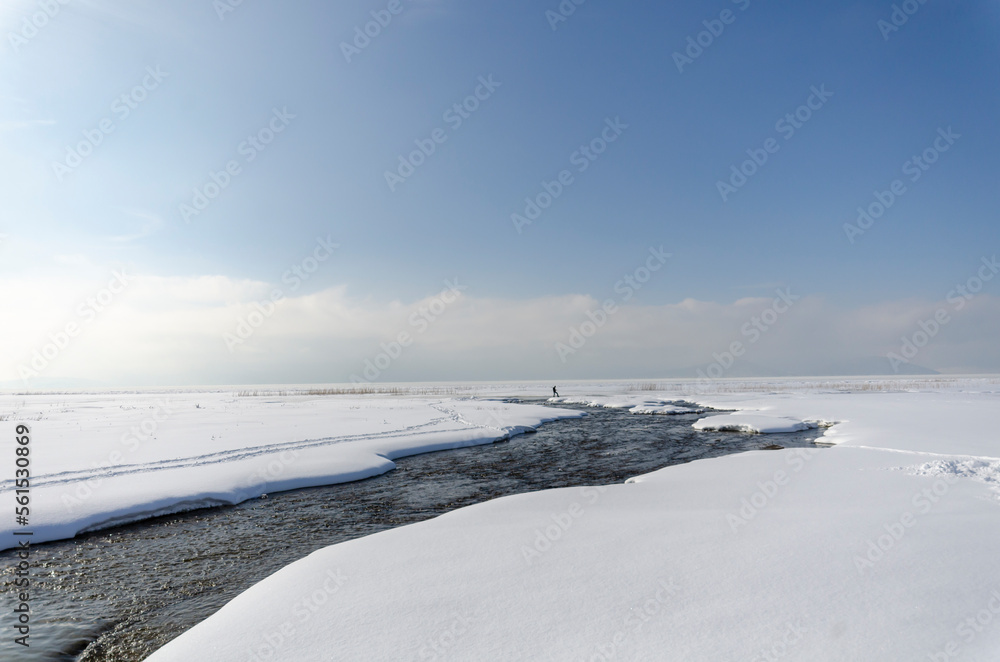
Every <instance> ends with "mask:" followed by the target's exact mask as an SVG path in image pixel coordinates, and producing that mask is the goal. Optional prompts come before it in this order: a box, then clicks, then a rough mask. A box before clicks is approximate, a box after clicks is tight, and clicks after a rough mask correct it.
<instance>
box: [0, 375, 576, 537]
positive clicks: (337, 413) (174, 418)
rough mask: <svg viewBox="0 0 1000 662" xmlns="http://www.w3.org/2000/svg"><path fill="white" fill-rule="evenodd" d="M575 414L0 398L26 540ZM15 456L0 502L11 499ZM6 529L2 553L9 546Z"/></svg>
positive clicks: (408, 405)
mask: <svg viewBox="0 0 1000 662" xmlns="http://www.w3.org/2000/svg"><path fill="white" fill-rule="evenodd" d="M577 415H579V414H577V413H575V412H572V411H567V410H558V409H553V408H548V407H542V406H538V405H515V404H508V403H503V402H497V401H475V400H469V399H456V398H427V397H402V396H384V395H383V396H375V395H363V396H357V395H336V396H329V395H317V396H309V395H301V394H299V395H296V394H279V395H259V396H242V397H241V396H238V395H235V394H234V393H232V392H200V393H184V392H164V393H131V394H84V393H75V394H40V395H16V396H15V395H4V396H0V421H2V422H0V434H2V435H3V440H2V448H5V449H7V451H9V452H5V453H4V456H5V457H6V456H9V457H11V458H13V457H14V452H13V445H14V437H15V435H14V429H15V426H16V425H17V424H18V423H25V424H27V425H28V426H29V427H30V429H31V446H30V452H31V455H30V458H31V476H32V478H31V508H30V513H31V515H30V520H29V521H30V529H31V531H32V532H33V533H34V535H33V537H32V542H34V543H40V542H45V541H50V540H57V539H62V538H71V537H73V536H74V535H76V534H77V533H79V532H81V531H87V530H92V529H94V528H101V527H105V526H112V525H115V524H122V523H125V522H130V521H135V520H138V519H144V518H148V517H152V516H155V515H158V514H166V513H171V512H178V511H181V510H190V509H192V508H197V507H203V506H211V505H219V504H227V503H238V502H240V501H243V500H245V499H249V498H253V497H255V496H259V495H260V494H263V493H265V492H276V491H280V490H288V489H295V488H299V487H308V486H314V485H328V484H332V483H338V482H345V481H350V480H358V479H361V478H366V477H369V476H373V475H376V474H380V473H383V472H385V471H389V470H390V469H392V468H393V467H394V466H395V465H394V463H393V462H392V460H394V459H397V458H400V457H404V456H406V455H413V454H416V453H424V452H429V451H434V450H443V449H448V448H459V447H463V446H472V445H477V444H487V443H490V442H493V441H496V440H498V439H502V438H505V437H509V436H511V435H514V434H519V433H521V432H525V431H527V430H532V429H534V428H535V427H536V426H538V425H539V424H541V423H543V422H545V421H549V420H553V419H555V418H566V417H573V416H577ZM13 464H14V463H13V459H12V460H11V463H10V467H11V468H10V470H9V471H6V472H4V474H3V478H4V480H3V481H2V482H0V501H2V502H4V503H7V502H9V503H11V504H13V502H14V495H13V493H12V492H13V490H14V488H15V484H14V480H13V478H14V476H13ZM13 531H14V529H13V522H12V521H11V519H10V518H8V519H7V520H5V522H4V523H3V525H2V528H0V549H7V548H10V547H13V546H15V545H16V544H17V543H16V542H15V539H14V536H13Z"/></svg>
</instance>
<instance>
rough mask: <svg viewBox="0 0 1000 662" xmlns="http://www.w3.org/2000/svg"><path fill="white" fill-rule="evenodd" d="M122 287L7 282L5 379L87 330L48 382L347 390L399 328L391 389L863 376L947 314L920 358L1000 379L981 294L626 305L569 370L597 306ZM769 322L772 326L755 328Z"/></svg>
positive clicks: (237, 286)
mask: <svg viewBox="0 0 1000 662" xmlns="http://www.w3.org/2000/svg"><path fill="white" fill-rule="evenodd" d="M126 276H127V278H128V279H129V281H130V282H129V285H128V287H127V288H125V289H124V291H122V292H121V293H120V294H116V295H114V297H113V301H111V302H110V303H109V304H108V305H103V306H102V305H101V299H100V296H101V292H102V291H103V290H105V289H106V288H107V284H106V282H105V281H106V280H107V281H110V280H111V278H110V276H109V277H108V278H106V279H105V278H102V279H98V280H96V281H88V282H86V283H81V282H77V281H67V280H62V279H56V278H53V279H49V280H23V279H22V280H0V306H2V307H3V309H4V311H5V316H6V317H7V319H16V320H18V324H5V325H3V327H2V328H0V346H2V347H4V348H6V351H5V353H4V354H3V356H2V360H0V381H11V380H17V379H18V367H19V366H22V365H25V364H26V362H30V359H31V357H32V352H33V351H34V350H39V351H41V350H42V349H43V348H44V346H45V345H46V344H48V343H51V342H53V341H52V340H51V338H52V336H50V334H55V337H57V338H58V337H59V333H60V331H61V330H62V329H65V328H66V325H67V324H69V323H76V324H77V325H78V326H79V328H80V332H79V334H78V335H77V336H76V337H75V338H73V339H72V341H71V342H70V343H69V346H68V347H66V348H65V349H62V350H60V351H59V352H58V355H57V356H55V357H54V358H53V359H52V360H51V361H48V362H47V365H46V366H45V369H44V370H42V371H40V373H39V374H40V377H44V378H45V379H91V380H96V381H99V382H105V383H108V384H122V385H125V384H148V385H153V384H178V383H192V384H193V383H237V382H258V383H259V382H312V381H327V382H335V381H345V380H347V379H348V378H349V376H350V375H351V374H352V373H353V374H361V371H362V370H363V368H364V366H365V360H366V359H369V360H373V359H374V357H375V356H376V355H377V354H379V353H380V352H382V351H383V349H382V348H381V344H382V343H391V342H393V341H394V340H395V339H396V338H397V337H398V335H399V334H400V333H401V332H406V333H408V334H409V335H410V336H411V337H412V338H413V343H412V344H411V345H410V346H408V347H406V348H404V350H403V351H402V353H401V355H400V356H399V357H398V358H397V359H395V360H394V361H393V362H392V364H391V365H390V366H389V367H388V368H387V369H385V370H384V371H382V373H381V374H380V375H379V378H380V379H382V380H384V381H393V380H433V379H505V378H511V379H514V378H525V379H527V378H553V379H568V378H584V377H590V378H598V377H627V376H636V377H652V376H670V375H671V374H674V375H682V374H683V375H691V374H693V372H694V370H695V369H697V368H699V367H701V368H706V367H707V366H708V365H710V364H711V363H712V362H713V361H715V358H713V355H714V356H721V355H722V354H723V353H725V352H726V351H729V348H730V346H731V345H732V343H733V342H741V343H742V344H743V348H744V349H745V353H744V354H743V356H741V357H740V358H739V359H738V360H737V361H736V364H735V365H734V366H733V367H732V368H731V369H727V374H729V375H730V376H741V375H744V374H746V373H748V372H758V373H759V372H761V371H764V372H771V373H785V374H817V373H829V372H834V371H838V369H842V370H848V371H852V370H853V371H857V369H858V368H857V366H859V365H861V366H864V365H867V364H865V363H864V361H865V360H868V359H875V358H877V357H883V359H884V356H885V354H886V353H887V352H889V351H899V346H900V344H901V338H902V337H904V336H905V337H912V334H914V332H916V331H919V329H920V327H919V322H920V321H921V320H928V319H931V318H933V316H934V314H935V311H936V310H938V309H942V308H944V309H947V310H948V312H949V313H950V321H949V322H948V323H947V324H946V325H944V326H943V327H942V328H941V330H940V331H939V333H938V334H936V337H934V338H932V339H930V342H929V343H928V344H927V345H926V347H923V348H922V349H921V350H920V351H919V353H918V355H917V356H916V357H914V358H913V363H914V364H918V365H925V366H930V367H932V368H937V369H941V370H945V371H973V370H977V371H997V370H998V369H1000V348H997V347H996V344H995V342H994V336H995V329H996V328H997V323H998V322H1000V299H997V298H995V297H991V296H989V295H986V294H982V295H979V296H978V297H976V298H975V299H973V300H971V301H969V302H968V303H967V305H966V306H965V307H964V308H963V310H961V311H954V310H952V307H953V306H952V304H950V303H948V302H931V301H896V302H887V303H885V304H882V305H878V306H868V307H863V308H856V309H850V310H843V309H839V308H837V307H836V306H833V305H831V304H829V303H828V302H826V301H825V300H823V299H822V298H819V297H803V298H802V299H800V300H798V301H796V302H795V303H794V305H793V306H792V307H791V308H790V309H789V310H788V311H787V312H784V313H781V314H780V315H775V314H773V313H772V314H771V315H770V316H769V317H770V318H772V319H770V322H771V323H770V324H766V321H767V319H768V318H765V319H764V321H760V322H759V325H758V326H754V322H753V320H755V319H758V320H760V318H761V315H762V313H763V312H764V311H767V310H770V309H771V308H772V298H744V299H740V300H738V301H736V302H733V303H716V302H707V301H697V300H694V299H686V300H684V301H681V302H679V303H676V304H669V305H659V306H639V305H623V306H621V307H620V308H619V309H618V310H617V312H615V313H614V314H612V315H610V316H609V317H608V319H607V321H606V323H604V324H603V325H602V326H601V328H599V329H598V330H597V331H596V333H594V334H593V336H592V337H591V338H589V339H588V340H587V341H586V343H585V344H584V345H583V347H581V348H580V349H579V350H578V351H576V352H575V353H574V354H572V355H569V356H567V360H566V361H565V362H562V361H561V360H560V357H559V355H558V353H557V351H556V343H559V342H562V343H568V342H569V336H570V329H571V328H577V329H579V328H581V324H582V323H584V322H585V321H586V320H587V319H588V316H587V312H588V311H595V310H597V309H598V305H599V304H598V302H597V301H596V300H594V299H592V298H590V297H587V296H581V295H566V296H560V297H548V298H539V299H528V300H502V299H486V298H478V297H475V296H474V293H473V290H472V289H471V288H470V289H469V290H467V291H466V292H465V293H463V294H462V296H461V297H459V298H458V299H457V300H456V301H455V302H454V303H451V304H448V305H443V304H442V302H440V301H437V296H436V294H437V293H432V294H431V295H429V296H428V297H426V298H425V299H423V300H421V301H415V302H409V303H402V302H398V301H397V302H376V301H371V300H360V299H356V298H352V297H351V296H350V295H349V293H348V292H347V290H346V289H345V288H343V287H335V288H330V289H327V290H324V291H321V292H317V293H313V294H308V295H302V296H293V295H292V296H287V297H286V298H284V299H282V300H281V301H279V303H277V304H276V305H275V306H274V309H273V312H272V313H271V314H270V316H267V315H265V314H261V313H259V312H255V311H258V310H259V309H258V308H256V307H255V306H254V303H253V302H255V301H262V300H265V299H266V298H267V297H268V296H269V293H271V292H272V291H273V290H274V287H275V286H274V285H272V284H268V283H263V282H259V281H250V280H236V279H231V278H227V277H224V276H203V277H197V278H182V277H169V278H165V277H154V276H134V277H133V276H130V275H128V274H127V275H126ZM106 299H107V296H106V293H105V300H106ZM93 304H96V305H93ZM98 308H99V309H100V310H99V311H98ZM81 310H82V311H83V312H82V313H81ZM264 310H265V312H268V311H270V305H266V306H264ZM421 311H424V312H421ZM252 315H253V317H251V316H252ZM775 318H776V319H775ZM248 319H249V320H250V321H252V322H256V323H257V328H256V329H255V330H254V332H253V334H252V335H251V336H250V337H249V338H247V339H246V340H245V341H244V342H242V343H239V344H236V345H234V351H232V352H230V351H229V349H228V348H227V344H226V342H225V340H224V337H225V334H231V337H237V336H238V335H239V333H238V329H239V326H238V325H239V323H240V321H241V320H248ZM761 327H764V328H765V329H766V330H765V331H763V332H761V333H759V334H757V333H753V331H752V330H753V329H758V330H760V328H761ZM246 328H249V327H246ZM587 330H588V331H589V329H587ZM754 336H758V337H757V338H756V339H754ZM859 362H860V363H859ZM871 365H875V363H871ZM883 365H887V362H885V363H884V364H883ZM838 366H839V368H838Z"/></svg>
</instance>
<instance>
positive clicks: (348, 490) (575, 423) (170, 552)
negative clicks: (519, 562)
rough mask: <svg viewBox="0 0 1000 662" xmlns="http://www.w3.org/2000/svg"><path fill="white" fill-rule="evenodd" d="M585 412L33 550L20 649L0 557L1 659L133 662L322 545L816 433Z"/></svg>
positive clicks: (9, 560) (10, 559)
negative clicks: (355, 476)
mask: <svg viewBox="0 0 1000 662" xmlns="http://www.w3.org/2000/svg"><path fill="white" fill-rule="evenodd" d="M566 408H570V409H574V408H576V409H579V408H580V407H579V406H576V407H566ZM587 412H588V415H587V416H585V417H583V418H579V419H570V420H564V421H556V422H552V423H546V424H545V425H543V426H542V427H541V428H539V430H538V432H536V433H534V434H526V435H521V436H517V437H514V438H513V439H511V440H509V441H504V442H500V443H496V444H492V445H489V446H477V447H473V448H466V449H459V450H449V451H441V452H437V453H428V454H425V455H417V456H413V457H408V458H402V459H400V460H397V465H398V466H397V468H396V469H395V470H393V471H390V472H389V473H386V474H383V475H381V476H377V477H375V478H369V479H367V480H363V481H358V482H355V483H343V484H340V485H331V486H328V487H315V488H309V489H304V490H296V491H293V492H284V493H281V494H271V495H268V496H267V498H260V499H253V500H251V501H247V502H245V503H242V504H239V505H236V506H227V507H220V508H211V509H203V510H198V511H193V512H189V513H185V514H180V515H170V516H167V517H160V518H156V519H152V520H146V521H144V522H140V523H137V524H133V525H129V526H124V527H118V528H114V529H108V530H105V531H100V532H96V533H91V534H87V535H84V536H80V537H78V538H74V539H73V540H65V541H60V542H53V543H46V544H44V545H39V546H37V547H35V548H33V560H34V562H35V563H36V564H37V565H36V566H35V568H34V575H35V581H36V583H35V586H34V588H33V591H32V608H33V619H32V629H31V647H30V648H27V649H26V648H24V647H22V646H18V645H16V644H14V643H13V638H14V636H15V635H14V634H13V632H14V630H13V627H12V621H11V612H10V609H13V605H11V606H10V607H9V608H8V607H7V606H6V605H9V604H10V600H9V596H10V589H11V588H12V587H11V579H12V566H13V565H14V563H15V556H14V553H13V552H10V551H8V552H3V553H0V568H2V572H3V575H2V578H3V581H4V585H5V586H4V588H5V594H6V595H7V596H8V598H5V600H4V605H5V607H4V609H3V612H4V613H3V616H2V617H0V622H2V623H3V624H4V627H3V630H4V632H3V638H2V640H0V660H17V661H21V660H24V661H25V662H28V661H36V660H39V661H40V660H79V661H81V662H97V661H99V660H100V661H108V662H132V661H137V660H142V659H143V658H145V657H146V656H147V655H149V654H151V653H152V652H153V651H154V650H156V649H157V648H159V647H160V646H162V645H163V644H165V643H166V642H168V641H170V640H171V639H173V638H174V637H176V636H178V635H179V634H181V633H182V632H184V631H185V630H187V629H189V628H190V627H192V626H193V625H195V624H197V623H198V622H200V621H202V620H204V619H205V618H207V617H208V616H210V615H211V614H213V613H214V612H216V611H217V610H218V609H219V608H220V607H222V606H223V605H224V604H225V603H226V602H228V601H229V600H231V599H232V598H234V597H235V596H236V595H237V594H239V593H240V592H242V591H244V590H245V589H247V588H249V587H250V586H251V585H253V584H255V583H257V582H258V581H260V580H261V579H263V578H265V577H267V576H268V575H270V574H272V573H274V572H275V571H277V570H279V569H280V568H282V567H283V566H285V565H288V564H289V563H291V562H292V561H295V560H297V559H300V558H302V557H303V556H306V555H307V554H309V553H310V552H313V551H315V550H317V549H319V548H321V547H326V546H328V545H332V544H334V543H338V542H343V541H345V540H350V539H352V538H357V537H359V536H365V535H368V534H371V533H376V532H378V531H382V530H383V529H388V528H392V527H396V526H400V525H403V524H410V523H412V522H418V521H420V520H425V519H428V518H431V517H435V516H437V515H440V514H442V513H445V512H448V511H450V510H454V509H455V508H461V507H462V506H468V505H470V504H474V503H478V502H481V501H487V500H489V499H495V498H497V497H501V496H506V495H509V494H518V493H521V492H532V491H537V490H542V489H546V488H551V487H570V486H580V485H602V484H612V483H620V482H623V481H624V480H625V479H627V478H630V477H632V476H637V475H639V474H643V473H648V472H650V471H654V470H656V469H659V468H661V467H665V466H667V465H671V464H680V463H684V462H690V461H692V460H697V459H700V458H706V457H714V456H719V455H726V454H729V453H738V452H741V451H746V450H755V449H760V448H763V447H765V446H767V445H769V444H778V445H781V446H784V447H792V446H811V445H812V442H813V440H814V439H816V438H817V437H819V436H820V435H821V434H822V431H821V430H808V431H805V432H798V433H792V434H776V435H753V434H743V433H732V432H699V431H696V430H694V429H692V428H691V423H693V422H694V421H695V420H697V419H698V418H699V416H698V415H681V416H643V415H634V414H629V413H628V412H627V411H625V410H621V409H600V408H592V409H587Z"/></svg>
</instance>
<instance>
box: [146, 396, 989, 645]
mask: <svg viewBox="0 0 1000 662" xmlns="http://www.w3.org/2000/svg"><path fill="white" fill-rule="evenodd" d="M584 395H586V394H584ZM593 395H594V397H601V396H602V395H603V396H609V397H616V398H617V397H622V398H628V397H631V396H629V395H628V394H623V393H608V392H606V393H603V394H601V393H596V394H593ZM651 395H653V394H651ZM655 396H656V397H659V398H661V399H662V400H663V401H664V403H667V402H671V401H677V400H688V401H694V402H697V403H698V404H699V405H704V406H714V407H719V408H727V409H736V410H739V411H738V412H737V414H734V415H732V416H733V419H734V421H737V420H738V419H739V417H740V416H742V417H744V422H746V419H745V417H746V416H748V415H754V416H765V417H770V418H774V419H789V420H791V421H792V422H793V423H794V422H795V421H799V422H807V421H812V422H816V423H817V424H818V423H819V422H826V423H831V422H836V425H834V426H833V427H831V428H828V429H827V430H826V437H827V438H829V439H830V440H831V441H836V442H838V445H837V446H835V447H834V448H831V449H828V450H823V451H819V450H812V449H788V450H782V451H762V452H750V453H744V454H741V455H735V456H728V457H722V458H716V459H711V460H703V461H697V462H693V463H689V464H684V465H678V466H673V467H668V468H666V469H662V470H660V471H657V472H654V473H652V474H648V475H645V476H642V477H638V478H636V479H633V480H632V481H630V482H629V483H628V484H621V485H611V486H602V487H588V488H573V489H560V490H549V491H545V492H539V493H534V494H527V495H519V496H514V497H508V498H504V499H498V500H495V501H491V502H487V503H484V504H480V505H477V506H472V507H469V508H463V509H460V510H457V511H454V512H451V513H449V514H447V515H444V516H442V517H439V518H437V519H434V520H430V521H427V522H423V523H420V524H415V525H411V526H406V527H402V528H399V529H395V530H391V531H386V532H383V533H379V534H376V535H373V536H369V537H366V538H361V539H358V540H354V541H350V542H347V543H343V544H339V545H334V546H332V547H328V548H326V549H323V550H320V551H318V552H316V553H314V554H312V555H310V556H308V557H306V558H305V559H303V560H301V561H299V562H296V563H294V564H292V565H290V566H288V567H286V568H285V569H283V570H282V571H280V572H278V573H276V574H275V575H273V576H271V577H269V578H268V579H266V580H264V581H262V582H260V583H259V584H257V585H256V586H254V587H252V588H251V589H250V590H248V591H246V592H245V593H243V594H241V595H240V596H238V597H237V598H236V599H234V600H233V601H232V602H230V603H229V604H228V605H227V606H226V607H224V608H223V609H222V610H221V611H220V612H218V613H217V614H216V615H214V616H213V617H211V618H209V619H208V620H206V621H205V622H203V623H202V624H200V625H198V626H197V627H195V628H193V629H192V630H191V631H189V632H188V633H186V634H184V635H182V636H181V637H179V638H178V639H176V640H175V641H173V642H171V643H170V644H168V645H167V646H166V647H164V648H163V649H161V650H160V651H158V652H157V653H156V654H154V655H153V656H152V657H151V658H150V660H152V661H153V662H165V661H171V660H188V659H211V660H219V661H227V660H233V661H240V662H243V661H246V660H297V661H298V660H303V661H306V660H328V659H366V660H383V659H386V660H387V659H393V660H396V659H445V658H446V657H447V658H449V659H463V660H494V659H496V660H501V659H502V660H528V659H531V660H536V659H556V660H613V659H615V660H617V659H629V660H637V659H649V660H706V661H708V660H712V661H716V660H728V659H741V660H743V659H746V660H765V659H789V660H810V661H813V660H875V659H877V660H907V661H910V660H926V659H931V660H952V659H961V660H981V661H995V660H996V659H1000V564H997V563H996V555H997V551H998V550H1000V498H998V497H1000V482H998V480H1000V406H998V405H1000V395H998V394H997V393H996V392H989V391H982V392H963V391H961V390H960V389H958V388H953V389H949V390H947V391H944V392H938V393H931V392H915V393H882V392H858V393H817V392H812V393H784V394H782V393H776V394H765V395H756V394H751V395H740V394H732V393H730V394H725V393H724V394H715V395H711V396H697V397H695V396H691V395H684V394H681V393H658V394H655ZM643 397H644V398H645V397H646V396H643ZM637 404H638V403H633V404H632V405H631V406H637ZM724 416H729V415H724ZM758 422H759V421H758ZM776 440H777V441H778V443H780V437H776Z"/></svg>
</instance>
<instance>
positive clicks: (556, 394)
mask: <svg viewBox="0 0 1000 662" xmlns="http://www.w3.org/2000/svg"><path fill="white" fill-rule="evenodd" d="M552 397H554V398H558V397H559V391H557V390H556V387H555V386H553V387H552Z"/></svg>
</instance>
